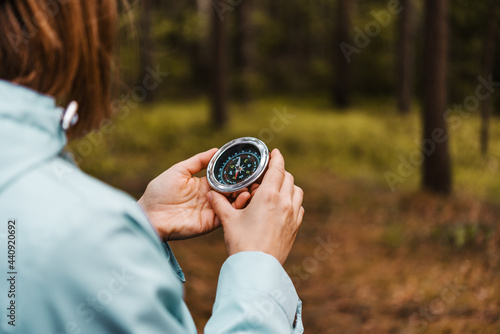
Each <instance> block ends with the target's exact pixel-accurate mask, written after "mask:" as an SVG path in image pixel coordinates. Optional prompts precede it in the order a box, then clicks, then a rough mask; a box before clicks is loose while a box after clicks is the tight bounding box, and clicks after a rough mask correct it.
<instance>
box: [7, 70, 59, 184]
mask: <svg viewBox="0 0 500 334" xmlns="http://www.w3.org/2000/svg"><path fill="white" fill-rule="evenodd" d="M62 113H63V109H62V108H59V107H57V105H56V102H55V99H54V98H52V97H50V96H46V95H43V94H40V93H38V92H36V91H34V90H31V89H29V88H26V87H23V86H20V85H16V84H13V83H10V82H8V81H4V80H0V193H2V192H3V190H5V188H6V187H7V186H8V185H9V184H10V183H11V182H13V181H15V180H16V178H17V177H19V176H21V175H23V174H24V173H26V172H27V171H28V170H30V169H31V168H34V167H36V166H39V165H41V164H43V163H44V162H46V161H48V160H50V159H51V158H54V157H56V156H57V155H58V154H59V153H60V152H61V151H62V150H63V148H64V146H65V145H66V135H65V133H64V131H63V129H62V127H61V116H62Z"/></svg>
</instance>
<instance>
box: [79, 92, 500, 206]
mask: <svg viewBox="0 0 500 334" xmlns="http://www.w3.org/2000/svg"><path fill="white" fill-rule="evenodd" d="M229 109H230V111H231V120H230V123H229V124H228V125H227V127H226V128H225V129H223V130H216V129H213V128H212V127H211V126H210V125H209V118H210V117H209V109H208V106H207V103H206V101H204V100H201V99H200V100H194V101H180V102H179V101H175V102H163V103H158V104H155V105H152V106H140V107H137V108H135V109H133V110H131V112H130V113H129V114H128V115H124V114H123V115H122V117H121V118H123V119H121V118H120V117H117V118H116V119H115V121H114V125H113V128H111V129H110V130H109V131H101V132H99V133H94V134H92V135H90V137H87V138H84V139H82V140H77V141H75V142H73V143H72V144H71V145H70V146H71V148H72V150H73V151H74V152H75V154H76V156H77V160H78V161H79V162H80V164H81V166H82V168H83V169H84V170H86V171H87V172H89V173H91V174H93V175H96V176H98V177H99V178H102V179H104V180H105V181H107V182H110V183H111V184H114V185H116V186H118V187H120V188H124V189H126V190H128V191H131V192H132V193H134V192H135V191H137V192H138V191H139V190H140V188H141V187H142V186H143V185H144V184H145V183H147V181H148V180H150V179H151V178H153V177H155V176H156V175H157V174H159V173H161V172H162V171H163V170H165V169H167V168H168V167H170V166H171V165H172V164H174V163H176V162H178V161H180V160H183V159H186V158H188V157H190V156H191V155H193V154H196V153H198V152H201V151H204V150H206V149H209V148H212V147H220V146H221V145H223V144H224V143H226V142H227V141H229V140H231V139H234V138H236V137H240V136H255V137H261V138H262V139H266V142H267V144H268V146H269V148H274V147H278V148H279V149H280V150H281V151H282V153H283V154H284V155H285V157H286V161H287V169H289V170H290V171H291V172H292V173H293V174H294V175H295V177H296V180H297V183H298V184H299V185H304V184H318V185H320V184H321V181H320V180H318V178H321V177H322V176H324V175H328V174H333V175H335V176H338V177H342V178H348V179H354V180H359V181H362V182H366V183H367V184H370V185H375V186H380V187H386V189H389V188H388V184H387V181H386V178H385V176H384V173H385V172H386V171H391V172H395V173H397V169H398V166H399V160H398V159H399V158H398V157H399V156H400V155H401V156H403V157H405V158H406V159H408V156H409V154H410V153H411V152H412V151H414V150H418V149H419V145H418V142H419V140H420V136H421V135H420V133H421V130H420V129H421V125H420V124H421V122H420V114H419V112H418V110H417V109H416V108H414V110H413V111H412V113H411V114H410V115H407V116H401V115H399V114H398V113H397V111H396V110H395V108H394V107H393V106H392V104H391V103H389V102H383V101H382V102H373V101H372V102H371V103H369V102H364V103H362V104H360V107H355V108H352V109H350V110H347V111H336V110H334V109H331V108H330V107H328V104H327V103H326V102H325V101H322V100H317V99H306V100H299V99H298V98H281V99H275V100H270V99H267V100H261V101H257V102H255V103H253V104H252V105H251V106H249V107H247V108H242V107H241V106H238V105H235V104H232V105H231V106H230V108H229ZM275 109H277V110H279V111H283V110H285V109H286V111H287V112H288V114H290V115H293V116H294V117H293V118H290V119H288V122H289V123H288V124H286V125H285V124H283V123H282V122H281V121H278V122H277V123H275V125H276V127H275V128H274V130H276V131H274V132H273V131H268V130H263V129H266V128H267V129H272V124H273V118H275V113H274V112H273V110H275ZM125 116H126V117H125ZM282 124H283V126H281V125H282ZM499 125H500V121H499V120H498V119H493V120H492V122H491V131H492V133H491V143H490V152H489V155H488V156H487V157H482V155H481V154H480V152H479V144H478V138H479V118H478V117H477V116H474V115H473V116H472V117H470V118H468V119H462V122H461V125H460V126H458V127H456V128H455V129H452V130H450V138H451V143H450V147H451V154H452V163H453V180H454V192H455V193H456V194H458V195H461V194H465V195H472V196H477V197H479V198H482V199H486V200H491V201H498V200H500V179H499V178H498V177H496V175H497V173H498V169H499V167H500V166H499V164H500V160H499V157H500V140H499V139H500V126H499ZM101 135H102V136H101ZM271 135H272V136H271ZM101 138H102V140H101ZM89 144H90V147H91V149H90V150H89V149H88V147H89ZM82 148H85V149H82ZM89 151H91V152H90V153H89ZM419 181H420V168H419V167H418V166H417V167H416V168H415V170H414V171H413V173H412V174H411V175H410V176H409V177H408V178H405V181H404V183H402V184H397V186H396V191H413V190H416V189H418V188H419ZM318 182H319V183H318ZM134 195H138V194H137V193H134Z"/></svg>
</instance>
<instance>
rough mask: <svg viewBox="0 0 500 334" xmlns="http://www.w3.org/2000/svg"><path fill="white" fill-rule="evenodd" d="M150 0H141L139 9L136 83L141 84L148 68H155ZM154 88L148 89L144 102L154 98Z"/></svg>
mask: <svg viewBox="0 0 500 334" xmlns="http://www.w3.org/2000/svg"><path fill="white" fill-rule="evenodd" d="M151 2H152V0H142V2H141V4H142V5H141V6H140V10H139V66H140V70H139V78H138V83H137V85H139V86H142V85H143V80H144V78H145V77H146V76H147V75H149V71H148V68H149V69H151V68H155V66H154V64H153V39H152V36H151V20H152V17H151V7H152V3H151ZM154 93H155V92H154V90H149V91H148V93H147V95H146V98H145V100H144V102H152V101H153V100H154V98H155V94H154Z"/></svg>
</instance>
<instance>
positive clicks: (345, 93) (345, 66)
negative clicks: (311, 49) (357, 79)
mask: <svg viewBox="0 0 500 334" xmlns="http://www.w3.org/2000/svg"><path fill="white" fill-rule="evenodd" d="M351 2H352V0H337V19H336V23H337V24H336V31H335V44H334V45H335V46H336V47H335V49H334V58H335V59H334V64H335V78H334V80H335V82H334V86H333V101H334V103H335V105H336V106H337V107H338V108H341V109H345V108H348V107H349V105H350V95H351V67H350V64H349V63H348V62H347V60H346V58H345V56H344V53H343V52H342V49H341V48H340V44H341V43H342V42H344V43H351V41H350V39H349V36H350V34H349V29H350V26H351V5H352V4H351Z"/></svg>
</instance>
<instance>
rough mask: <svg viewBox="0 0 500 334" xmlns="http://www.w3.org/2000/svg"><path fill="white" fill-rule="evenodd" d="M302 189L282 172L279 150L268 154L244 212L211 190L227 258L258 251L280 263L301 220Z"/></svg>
mask: <svg viewBox="0 0 500 334" xmlns="http://www.w3.org/2000/svg"><path fill="white" fill-rule="evenodd" d="M303 196H304V193H303V192H302V189H300V188H299V187H297V186H295V185H294V179H293V176H292V175H291V174H290V173H288V172H286V171H285V161H284V159H283V156H282V155H281V153H280V152H279V151H278V150H274V151H273V152H272V153H271V161H270V163H269V169H268V171H267V172H266V174H265V176H264V179H263V180H262V183H261V184H260V186H258V188H256V189H255V190H253V189H252V201H251V202H250V204H248V206H247V207H246V208H244V209H238V208H235V207H234V206H233V205H231V203H229V201H228V200H227V198H226V197H224V196H223V195H221V194H219V193H216V192H215V191H211V192H210V193H209V194H208V198H209V199H210V202H211V204H212V207H213V210H214V211H215V213H216V214H217V216H218V217H219V218H220V220H221V221H222V225H223V228H224V238H225V240H226V246H227V250H228V253H229V255H233V254H236V253H238V252H243V251H261V252H264V253H267V254H270V255H272V256H274V257H275V258H277V259H278V261H280V262H281V264H283V263H284V262H285V260H286V258H287V256H288V253H289V252H290V250H291V248H292V245H293V242H294V241H295V236H296V235H297V231H298V228H299V226H300V224H301V222H302V218H303V217H304V208H303V207H302V199H303Z"/></svg>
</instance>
